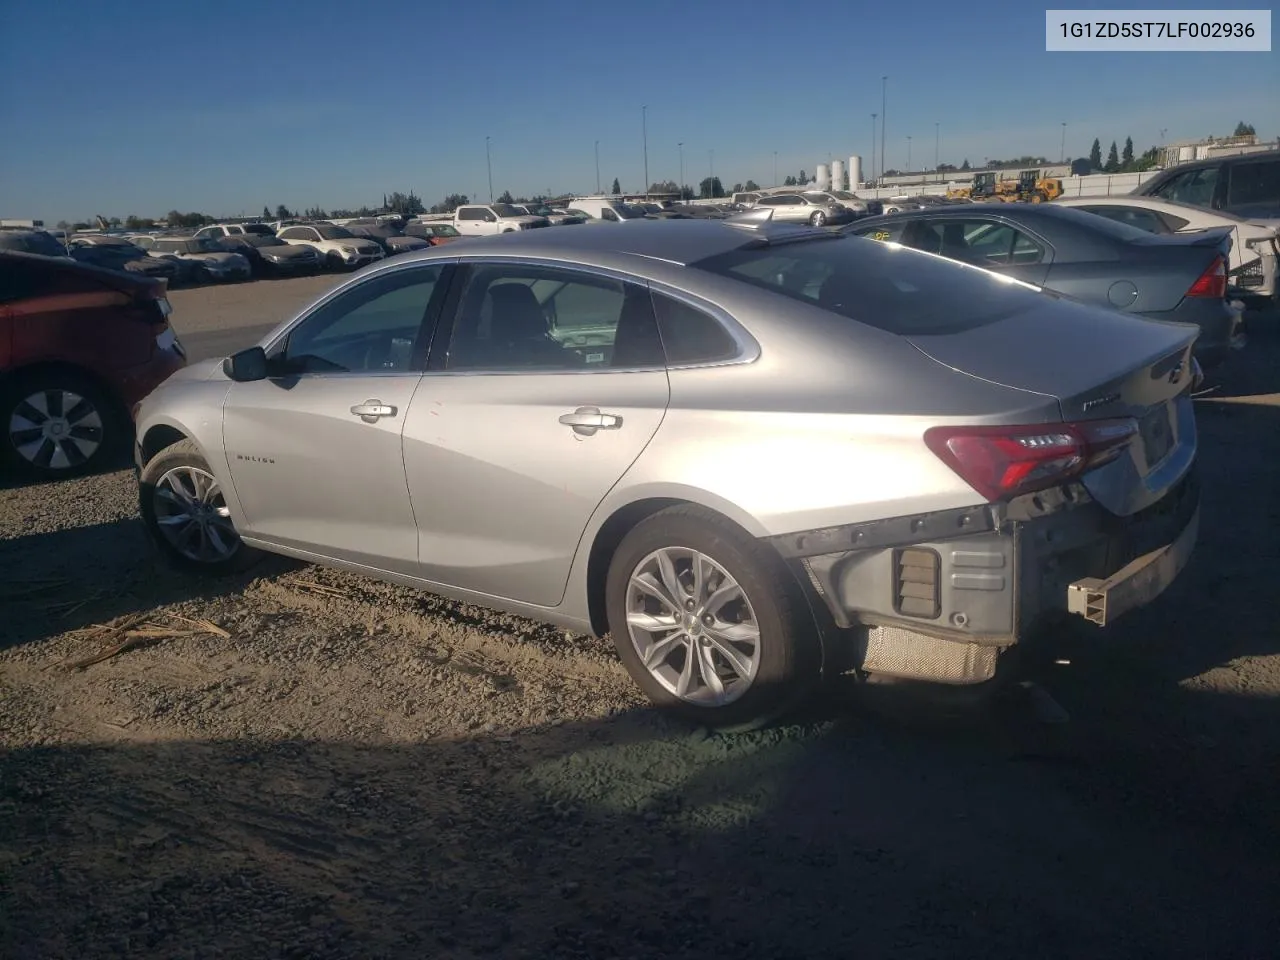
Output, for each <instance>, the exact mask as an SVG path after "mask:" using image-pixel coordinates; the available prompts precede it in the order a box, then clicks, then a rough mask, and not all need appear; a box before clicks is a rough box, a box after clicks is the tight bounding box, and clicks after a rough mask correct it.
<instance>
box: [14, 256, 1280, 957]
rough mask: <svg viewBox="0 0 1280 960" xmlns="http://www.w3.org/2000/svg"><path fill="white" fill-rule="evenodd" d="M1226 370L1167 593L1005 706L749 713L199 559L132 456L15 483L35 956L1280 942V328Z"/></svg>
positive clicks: (264, 312)
mask: <svg viewBox="0 0 1280 960" xmlns="http://www.w3.org/2000/svg"><path fill="white" fill-rule="evenodd" d="M335 282H338V278H333V277H320V278H314V279H301V280H285V281H273V282H263V283H254V284H246V285H240V286H234V287H214V288H206V289H199V290H188V291H176V292H174V293H173V295H172V299H173V302H174V307H175V315H174V319H175V325H176V327H177V329H178V332H179V334H180V335H181V336H182V338H183V340H184V341H185V342H187V344H188V346H189V347H190V348H191V350H192V353H193V355H195V356H200V355H207V356H213V355H220V354H223V353H226V352H228V351H229V350H231V349H235V347H237V346H241V345H247V344H248V343H250V342H252V341H253V340H255V339H256V338H257V337H258V336H260V335H261V333H262V332H265V329H266V328H269V327H270V326H273V325H274V324H275V323H276V322H278V321H279V320H281V319H284V318H285V317H286V316H288V315H290V313H291V312H292V311H296V310H297V309H298V308H300V307H301V306H303V305H305V303H306V302H307V300H309V299H310V298H312V297H314V296H316V295H318V293H319V292H321V291H322V290H323V289H325V288H326V287H327V286H328V285H331V284H333V283H335ZM1222 379H1223V381H1224V383H1225V386H1224V387H1223V389H1222V390H1221V391H1219V393H1220V395H1221V396H1219V397H1210V398H1205V400H1203V401H1202V402H1201V404H1200V427H1201V434H1202V435H1201V451H1202V453H1201V459H1202V470H1203V475H1204V480H1205V501H1204V506H1203V511H1202V523H1201V542H1200V545H1199V548H1198V550H1197V553H1196V555H1195V557H1194V559H1193V561H1192V564H1191V566H1190V567H1189V568H1188V570H1187V571H1186V573H1185V574H1184V575H1183V577H1182V578H1181V579H1180V580H1179V581H1178V582H1177V583H1176V584H1175V585H1174V587H1173V588H1172V589H1171V591H1170V592H1169V594H1168V595H1166V597H1165V598H1163V600H1162V602H1160V603H1159V604H1157V605H1156V606H1155V607H1153V608H1149V609H1146V610H1142V611H1139V612H1137V613H1134V614H1133V615H1131V617H1129V618H1127V619H1125V620H1123V621H1121V623H1120V624H1118V625H1117V626H1116V627H1114V628H1112V629H1109V630H1108V631H1106V632H1105V633H1103V632H1092V631H1089V630H1085V629H1081V630H1079V631H1074V632H1071V633H1069V634H1064V635H1063V636H1061V637H1058V638H1056V639H1055V644H1054V647H1053V649H1051V650H1048V651H1046V652H1045V655H1044V656H1042V657H1038V658H1036V660H1035V662H1034V663H1033V664H1031V666H1030V669H1031V671H1032V675H1033V676H1034V678H1035V679H1036V680H1037V681H1038V683H1039V687H1038V688H1032V692H1028V693H1026V694H1025V695H1024V696H1021V697H1014V698H1010V699H1008V700H1007V701H1003V702H1001V703H1000V704H998V705H996V706H994V707H992V708H990V709H988V710H984V711H974V710H967V709H964V708H963V707H962V706H960V705H957V704H954V703H948V702H947V701H946V700H941V701H939V700H937V699H935V698H929V699H927V700H925V699H920V698H918V697H913V696H908V695H906V694H905V693H904V692H903V691H900V690H889V689H859V688H858V687H857V685H856V684H855V683H853V682H852V681H842V682H840V683H836V684H833V685H832V689H831V690H830V691H829V692H828V693H827V695H826V696H825V697H824V698H823V699H822V701H821V702H820V703H817V704H815V706H814V708H813V711H812V714H811V715H810V716H808V717H806V718H804V721H803V722H800V723H797V724H794V725H789V726H784V727H780V728H778V729H774V730H768V731H764V732H761V733H756V734H751V735H746V736H737V737H723V736H710V735H708V734H707V732H706V731H701V730H690V729H689V728H687V727H683V726H680V725H678V724H675V723H671V722H669V721H667V720H665V719H663V718H661V717H659V716H656V715H655V714H654V713H653V712H652V711H651V710H650V709H649V708H648V707H647V706H646V705H645V703H644V702H642V700H641V698H640V696H639V694H638V693H637V691H636V690H635V688H634V687H633V685H632V684H631V682H630V681H629V679H628V678H627V676H626V674H625V673H624V671H623V670H622V668H621V666H620V665H619V664H618V663H617V661H616V659H615V658H614V656H613V653H612V651H611V648H610V646H609V644H608V643H607V642H605V641H600V640H595V639H591V638H586V637H580V636H574V635H566V634H565V633H564V632H563V631H560V630H556V629H553V628H550V627H546V626H541V625H537V624H533V623H530V622H527V621H524V620H520V619H518V618H515V617H510V616H505V615H500V614H494V613H491V612H489V611H486V610H483V609H480V608H476V607H469V606H465V605H460V604H455V603H451V602H447V601H443V600H439V599H437V598H434V597H431V596H428V595H424V594H419V593H415V592H413V591H409V590H405V589H401V588H398V587H391V586H386V585H383V584H379V583H375V582H373V581H370V580H366V579H363V578H360V577H357V576H353V575H348V574H343V573H336V572H331V571H325V570H319V569H315V568H309V567H306V566H304V565H301V564H297V563H293V562H291V561H285V560H268V561H266V562H265V563H263V564H262V565H261V566H259V567H257V568H255V569H254V570H253V571H252V572H251V573H250V574H249V575H247V576H244V577H241V578H239V579H231V580H225V581H215V582H208V583H197V582H193V581H192V580H190V579H187V578H184V577H183V576H181V575H178V574H175V573H172V572H169V571H168V570H166V569H165V568H164V567H162V566H161V565H160V564H159V563H158V562H157V559H156V557H155V555H154V554H153V552H152V551H151V549H150V548H149V546H148V544H147V542H146V539H145V536H144V533H143V530H142V526H141V523H140V521H139V520H138V518H137V513H136V507H135V499H134V498H135V488H134V480H133V476H132V473H131V472H129V471H124V470H122V471H118V472H113V473H107V474H104V475H101V476H95V477H88V478H84V479H79V480H73V481H69V482H62V483H58V484H46V485H32V486H10V487H8V488H6V489H3V490H0V746H2V747H3V749H4V753H3V756H0V955H2V956H5V957H14V958H48V957H76V958H96V957H120V956H129V957H163V958H182V957H188V958H196V957H235V958H253V960H257V958H265V957H317V958H330V957H352V958H355V957H360V958H376V957H412V958H427V957H430V958H437V957H439V958H471V957H479V956H501V957H529V958H533V957H555V958H579V957H581V958H593V960H596V958H599V960H609V958H615V957H616V958H641V957H644V958H648V957H673V958H675V957H699V958H707V957H719V956H732V957H737V958H744V960H745V958H756V957H759V958H771V960H782V958H791V957H795V958H806V960H813V958H821V957H829V956H840V957H850V956H866V957H875V956H888V955H892V956H894V957H895V958H910V960H914V958H933V957H939V958H941V957H1036V958H1054V957H1081V956H1087V957H1089V958H1091V960H1106V958H1120V957H1134V956H1158V957H1163V958H1181V957H1188V958H1190V957H1213V958H1215V960H1217V958H1232V957H1240V958H1258V957H1263V956H1273V955H1274V951H1275V943H1276V938H1277V937H1278V936H1280V911H1278V910H1277V909H1276V904H1277V891H1280V804H1278V803H1277V800H1276V798H1277V796H1278V795H1280V791H1278V789H1277V788H1278V787H1280V627H1277V617H1276V611H1277V602H1276V591H1277V586H1276V585H1277V571H1278V570H1280V506H1278V502H1280V498H1278V497H1277V491H1278V490H1280V478H1278V476H1277V472H1278V471H1280V409H1277V407H1276V406H1275V405H1274V398H1275V396H1276V394H1277V393H1278V392H1280V336H1276V335H1275V333H1274V332H1273V331H1269V332H1265V333H1257V334H1255V335H1254V336H1253V338H1252V340H1251V343H1250V344H1249V348H1248V349H1247V350H1246V351H1244V352H1242V353H1240V354H1237V355H1235V356H1233V357H1232V359H1231V361H1230V366H1229V368H1228V369H1227V370H1225V371H1224V372H1223V378H1222ZM1268 398H1269V399H1270V400H1271V403H1268V402H1267V400H1268ZM1221 400H1227V401H1229V402H1220V401H1221ZM1259 400H1261V402H1259ZM1241 401H1247V402H1241ZM1082 626H1083V625H1082ZM1055 660H1063V661H1069V662H1067V663H1055V662H1054V661H1055ZM90 661H93V662H90ZM1036 689H1041V690H1047V691H1049V692H1050V693H1051V694H1052V697H1053V698H1054V699H1055V700H1056V701H1057V703H1058V704H1060V705H1061V706H1062V707H1063V708H1065V711H1066V714H1067V715H1068V717H1069V719H1068V720H1067V721H1066V722H1056V723H1051V722H1047V721H1049V720H1053V719H1058V720H1061V719H1062V718H1061V717H1054V716H1053V713H1054V711H1052V710H1050V709H1048V708H1046V707H1045V705H1044V702H1043V699H1044V698H1042V697H1038V696H1035V695H1032V694H1033V692H1034V690H1036Z"/></svg>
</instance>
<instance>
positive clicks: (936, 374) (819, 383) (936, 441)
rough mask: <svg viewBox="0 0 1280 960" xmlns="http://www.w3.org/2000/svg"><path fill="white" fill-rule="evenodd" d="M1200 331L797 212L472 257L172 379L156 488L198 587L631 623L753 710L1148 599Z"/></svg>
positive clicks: (970, 675) (644, 669) (377, 284)
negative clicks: (304, 568) (335, 581)
mask: <svg viewBox="0 0 1280 960" xmlns="http://www.w3.org/2000/svg"><path fill="white" fill-rule="evenodd" d="M1194 336H1195V331H1194V330H1192V329H1189V328H1187V327H1185V326H1181V325H1178V324H1164V323H1152V322H1150V321H1147V320H1143V319H1139V318H1134V317H1126V316H1122V315H1120V314H1117V313H1113V312H1110V311H1104V310H1099V309H1095V308H1092V307H1088V306H1085V305H1082V304H1080V303H1076V302H1073V301H1070V300H1066V299H1062V298H1060V297H1058V296H1057V295H1055V294H1052V293H1048V292H1045V291H1042V290H1040V289H1038V288H1034V287H1030V286H1028V285H1025V284H1021V283H1018V282H1016V281H1010V280H1008V279H1007V278H1002V277H998V276H995V275H993V274H991V273H989V272H987V271H984V270H980V269H976V268H973V267H969V266H966V265H962V264H957V263H953V262H950V261H947V260H945V259H943V258H940V257H936V256H932V255H930V254H927V253H922V252H919V251H915V250H910V249H906V248H902V247H898V246H896V245H891V244H878V243H868V242H866V241H865V240H861V239H858V238H848V237H840V236H838V235H835V234H832V233H831V232H829V231H820V230H813V229H810V228H808V227H787V226H784V225H777V224H773V223H770V222H760V223H748V222H744V223H734V222H730V221H721V222H716V221H705V222H703V221H693V222H668V221H651V222H644V223H640V224H629V225H616V226H608V225H605V226H600V227H599V228H598V229H594V230H584V231H578V230H536V231H529V232H528V233H523V234H512V235H508V236H505V237H494V238H478V239H476V240H474V241H469V242H468V243H467V244H465V245H450V246H446V247H439V248H435V249H433V250H431V251H427V252H423V253H414V254H408V255H406V256H404V257H400V258H397V259H396V260H394V261H391V262H388V263H385V264H381V265H378V266H376V267H371V268H369V269H366V270H364V271H362V272H361V273H359V274H357V275H356V276H354V277H352V278H351V279H350V280H348V281H347V282H346V283H344V284H342V285H340V286H338V287H337V288H336V289H334V290H333V291H331V292H330V293H327V294H325V295H324V296H323V297H322V298H321V299H320V300H318V301H317V302H316V303H314V304H312V305H311V306H309V307H308V308H307V309H305V310H304V311H302V313H301V314H300V315H299V316H297V317H295V318H293V319H291V320H288V321H286V322H285V323H283V324H282V325H281V326H280V327H279V328H278V329H277V330H276V331H274V332H273V333H271V334H270V335H268V336H267V337H266V338H265V339H264V340H263V341H262V342H261V344H260V345H258V346H254V347H251V348H249V349H246V350H243V351H241V352H239V353H237V354H235V355H233V356H231V357H229V358H227V359H226V360H225V361H219V362H212V363H205V364H195V365H192V366H191V367H188V368H187V369H186V370H185V371H183V372H181V373H179V374H176V375H175V376H174V377H172V378H171V379H169V380H168V381H167V382H166V383H165V384H164V385H163V386H161V387H160V388H159V389H158V390H157V391H156V392H155V393H153V394H152V395H151V396H150V397H149V398H147V399H146V400H145V401H144V402H143V403H142V404H141V405H140V407H139V409H138V410H137V413H136V420H137V438H138V440H137V444H138V445H137V462H138V469H139V478H140V485H139V497H140V505H141V510H142V515H143V518H144V520H145V522H146V525H147V528H148V530H149V531H150V533H151V535H152V537H153V538H154V539H155V541H156V543H157V544H158V545H159V547H160V548H161V550H162V551H163V553H164V554H165V556H166V557H167V558H168V559H169V560H171V561H172V562H174V563H175V564H177V565H179V566H181V567H183V568H185V569H188V570H192V571H197V572H206V573H226V572H230V571H233V570H237V569H240V568H242V567H244V566H246V565H247V564H248V563H250V562H251V561H252V560H253V559H254V557H255V556H256V555H257V554H258V552H259V551H263V550H266V551H271V552H274V553H280V554H285V555H288V556H291V557H296V558H300V559H303V560H307V561H312V562H316V563H323V564H330V565H333V566H337V567H341V568H345V569H348V570H353V571H357V572H359V573H362V574H366V575H371V576H376V577H381V578H384V579H386V580H389V581H392V582H395V583H399V584H403V585H408V586H413V587H418V588H421V589H424V590H429V591H432V592H435V593H439V594H442V595H445V596H448V597H452V598H455V599H458V600H462V601H466V602H472V603H479V604H483V605H487V606H492V607H496V608H499V609H503V610H507V611H510V612H513V613H516V614H520V615H523V616H527V617H532V618H536V619H541V620H546V621H549V622H552V623H555V624H559V625H561V626H563V627H565V628H567V629H570V630H577V631H583V632H592V633H595V634H597V635H604V634H605V633H609V634H611V635H612V638H613V640H614V643H615V645H616V648H617V651H618V654H619V656H620V657H621V659H622V661H623V663H624V664H625V665H626V667H627V669H628V670H629V672H630V673H631V675H632V676H633V677H634V679H635V680H636V682H637V683H638V684H639V685H640V686H641V687H642V688H643V690H644V691H645V693H646V694H648V696H649V697H650V698H651V699H652V700H653V701H655V702H656V703H658V704H660V705H662V706H664V707H668V708H671V709H674V710H676V711H678V712H680V713H682V714H683V715H685V716H688V717H692V718H694V719H695V720H697V721H699V722H702V723H707V724H712V725H715V726H717V727H728V728H733V727H740V726H746V725H752V724H758V723H760V722H764V721H766V720H768V719H769V718H772V717H774V716H777V715H778V714H779V713H781V712H783V711H785V710H786V708H788V707H789V706H791V705H792V704H794V703H795V702H796V701H797V698H798V697H799V696H801V695H802V694H804V693H805V692H806V691H807V690H808V689H810V686H811V684H812V683H813V682H814V681H815V680H817V679H818V678H819V677H820V676H821V675H823V674H824V673H840V672H846V671H848V670H858V671H862V672H864V673H867V674H884V675H890V676H897V677H908V678H915V679H921V680H927V681H935V682H941V683H949V684H983V683H986V682H988V681H992V680H995V679H997V666H998V665H1002V664H1006V663H1008V661H1007V660H1006V658H1005V657H1004V654H1006V653H1007V652H1008V651H1010V650H1011V649H1012V648H1014V647H1015V646H1016V645H1017V644H1019V643H1020V642H1022V641H1024V640H1026V639H1028V638H1030V637H1032V636H1034V634H1035V632H1036V630H1037V629H1038V627H1039V626H1040V625H1041V624H1042V623H1044V622H1046V621H1049V620H1051V619H1052V618H1054V617H1058V616H1063V615H1068V614H1075V615H1078V616H1080V617H1083V618H1084V619H1086V620H1089V621H1092V622H1094V623H1096V624H1099V625H1104V624H1107V623H1110V622H1111V621H1112V620H1114V619H1115V618H1116V617H1117V616H1119V615H1120V614H1122V613H1124V612H1125V610H1127V609H1129V608H1131V607H1135V606H1138V605H1141V604H1144V603H1146V602H1148V601H1150V600H1151V599H1152V598H1154V597H1155V596H1156V595H1157V594H1159V593H1160V592H1161V590H1163V589H1164V588H1165V587H1166V586H1167V585H1168V584H1169V583H1170V582H1172V580H1173V579H1174V577H1175V576H1176V575H1177V574H1178V572H1179V571H1180V570H1181V568H1182V566H1183V565H1184V564H1185V563H1186V561H1187V558H1188V556H1189V554H1190V552H1191V550H1192V547H1193V544H1194V539H1195V536H1196V529H1197V523H1198V517H1199V513H1198V488H1197V486H1196V480H1195V471H1194V469H1193V466H1194V461H1195V456H1196V430H1195V423H1194V420H1193V415H1192V407H1191V398H1190V389H1191V386H1192V383H1193V377H1192V374H1191V370H1192V361H1191V357H1190V349H1191V344H1192V340H1193V339H1194ZM1001 673H1002V674H1007V669H1005V670H1002V671H1001Z"/></svg>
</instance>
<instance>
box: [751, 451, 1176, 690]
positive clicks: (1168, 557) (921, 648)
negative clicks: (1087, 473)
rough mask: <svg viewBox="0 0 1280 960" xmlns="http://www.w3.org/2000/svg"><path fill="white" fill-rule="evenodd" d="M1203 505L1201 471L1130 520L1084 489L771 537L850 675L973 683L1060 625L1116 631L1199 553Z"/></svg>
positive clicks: (1072, 487) (1077, 487) (988, 676)
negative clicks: (827, 620) (847, 652)
mask: <svg viewBox="0 0 1280 960" xmlns="http://www.w3.org/2000/svg"><path fill="white" fill-rule="evenodd" d="M1199 502H1200V490H1199V482H1198V478H1197V476H1196V474H1195V472H1194V468H1193V469H1192V471H1191V472H1189V473H1188V474H1187V475H1186V476H1184V477H1183V478H1182V479H1181V480H1180V481H1179V482H1178V483H1177V484H1176V485H1175V486H1174V487H1173V488H1172V489H1171V490H1170V491H1169V492H1168V493H1167V494H1165V496H1164V497H1162V498H1161V499H1160V500H1159V501H1157V502H1156V503H1155V504H1153V505H1152V506H1151V507H1148V508H1147V509H1145V510H1142V511H1140V512H1138V513H1136V514H1133V515H1131V516H1128V517H1118V516H1115V515H1113V514H1111V513H1109V512H1108V511H1106V510H1105V509H1103V508H1102V507H1101V506H1100V505H1099V504H1097V503H1096V502H1094V500H1093V499H1092V497H1090V495H1089V494H1088V492H1087V491H1086V490H1085V489H1084V487H1083V486H1081V485H1079V484H1072V485H1069V486H1066V487H1060V488H1055V489H1053V490H1047V491H1043V492H1041V493H1038V494H1034V495H1029V496H1026V497H1021V498H1019V499H1017V500H1015V501H1013V502H1012V503H1009V504H992V505H985V506H981V507H974V508H971V509H962V510H952V511H943V512H940V513H933V514H926V515H921V516H915V517H902V518H896V519H892V520H885V521H876V522H872V523H864V524H854V525H850V526H846V527H835V528H830V529H827V530H820V531H808V532H805V533H801V534H791V535H787V536H781V537H773V538H770V542H771V543H772V545H773V546H774V547H775V548H776V549H778V551H779V552H780V553H781V554H782V555H783V557H784V558H785V559H787V560H788V561H790V562H793V563H796V564H798V565H799V566H800V567H801V569H802V574H803V577H804V579H806V580H807V581H808V582H809V583H810V584H811V585H812V587H813V589H814V591H815V592H816V593H817V595H818V596H819V597H820V598H821V600H822V602H823V603H824V604H825V605H826V607H827V608H828V610H829V611H830V613H831V616H832V618H833V620H834V622H835V624H836V626H837V627H840V628H843V629H844V630H846V631H847V635H848V636H849V637H851V638H853V646H854V648H855V649H854V650H853V651H852V664H851V666H852V667H854V668H856V669H860V670H864V671H866V672H869V673H883V674H887V675H891V676H897V677H905V678H911V679H919V680H930V681H936V682H942V683H954V684H973V683H982V682H985V681H987V680H990V679H992V678H993V677H994V676H995V669H996V663H997V661H998V659H999V656H1000V654H1001V652H1002V651H1004V650H1007V649H1008V648H1010V647H1012V646H1014V645H1015V644H1017V643H1019V642H1021V641H1023V640H1025V639H1028V638H1029V637H1032V636H1034V634H1036V633H1037V632H1038V631H1039V630H1041V629H1042V628H1043V627H1045V626H1047V625H1048V624H1050V623H1052V622H1053V621H1054V620H1055V619H1061V618H1063V617H1065V616H1069V615H1075V616H1080V617H1083V618H1084V619H1086V620H1089V621H1090V622H1092V623H1096V624H1098V625H1100V626H1101V625H1107V624H1110V623H1112V622H1114V621H1115V620H1116V619H1117V618H1118V617H1119V616H1121V615H1122V614H1124V613H1125V612H1127V611H1129V610H1132V609H1135V608H1136V607H1139V606H1142V605H1144V604H1146V603H1149V602H1150V601H1152V600H1154V599H1155V598H1156V597H1157V596H1158V595H1159V594H1160V593H1161V592H1163V590H1164V589H1165V588H1166V587H1168V586H1169V584H1171V583H1172V582H1173V581H1174V579H1175V578H1176V577H1177V576H1178V574H1179V573H1180V572H1181V571H1182V569H1183V568H1184V567H1185V566H1186V563H1187V561H1188V559H1189V558H1190V556H1191V553H1192V550H1193V549H1194V545H1195V539H1196V535H1197V531H1198V526H1199Z"/></svg>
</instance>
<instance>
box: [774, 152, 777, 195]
mask: <svg viewBox="0 0 1280 960" xmlns="http://www.w3.org/2000/svg"><path fill="white" fill-rule="evenodd" d="M773 185H774V186H775V187H776V186H777V185H778V151H777V150H775V151H773Z"/></svg>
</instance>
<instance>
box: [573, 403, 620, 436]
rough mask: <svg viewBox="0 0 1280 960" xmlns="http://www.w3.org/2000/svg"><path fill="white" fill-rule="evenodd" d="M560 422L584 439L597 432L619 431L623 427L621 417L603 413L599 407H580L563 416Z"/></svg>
mask: <svg viewBox="0 0 1280 960" xmlns="http://www.w3.org/2000/svg"><path fill="white" fill-rule="evenodd" d="M560 422H561V423H562V424H564V425H565V426H566V427H572V428H573V432H574V433H577V434H579V435H581V436H584V437H589V436H591V435H592V434H594V433H595V432H596V431H597V430H617V429H618V428H619V427H621V426H622V418H621V417H617V416H614V415H613V414H611V413H601V412H600V408H599V407H579V408H578V409H577V410H575V411H573V413H566V414H563V415H562V416H561V417H560Z"/></svg>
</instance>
